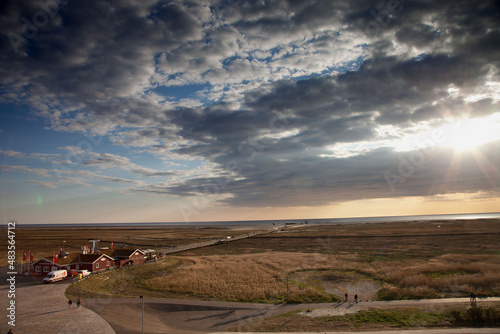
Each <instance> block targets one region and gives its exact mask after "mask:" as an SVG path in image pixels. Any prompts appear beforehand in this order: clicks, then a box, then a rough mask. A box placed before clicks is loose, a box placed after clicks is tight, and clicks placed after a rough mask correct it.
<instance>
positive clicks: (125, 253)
mask: <svg viewBox="0 0 500 334" xmlns="http://www.w3.org/2000/svg"><path fill="white" fill-rule="evenodd" d="M111 256H112V257H113V259H114V260H115V263H116V267H117V268H123V267H125V266H135V265H138V264H140V263H143V262H144V261H146V258H147V256H146V252H144V251H143V250H140V249H115V250H114V251H113V253H112V254H111Z"/></svg>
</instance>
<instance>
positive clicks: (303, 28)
mask: <svg viewBox="0 0 500 334" xmlns="http://www.w3.org/2000/svg"><path fill="white" fill-rule="evenodd" d="M43 4H45V5H43ZM499 14H500V6H499V5H498V3H497V2H495V1H480V2H472V1H439V2H436V1H430V0H429V1H423V0H413V1H365V0H357V1H347V0H346V1H335V2H333V1H328V0H325V1H319V0H318V1H307V2H300V1H291V0H290V1H267V0H266V1H238V0H221V1H201V0H193V1H153V0H149V1H141V2H137V1H125V0H123V1H110V2H89V3H87V2H85V3H80V2H77V1H70V2H61V1H57V0H47V1H46V2H38V1H22V2H19V1H7V2H4V3H3V4H2V6H1V8H0V33H1V38H0V49H1V50H2V52H1V53H0V94H1V95H0V102H3V103H5V104H8V103H17V104H28V105H30V106H31V108H32V110H33V112H32V115H31V117H32V116H34V117H36V118H37V119H40V120H43V121H44V122H46V124H47V127H48V128H49V129H51V130H52V131H64V132H82V133H92V134H98V135H101V136H104V137H105V138H106V140H109V141H110V142H111V143H112V144H114V145H115V146H120V147H124V148H126V149H128V150H130V152H132V151H133V150H135V151H133V152H134V154H136V153H137V152H140V153H141V154H148V155H150V156H152V157H155V158H156V159H160V160H161V161H162V163H163V164H164V166H165V168H152V167H145V166H144V165H142V164H141V163H140V162H139V161H138V160H134V158H133V157H132V156H126V155H125V154H118V153H116V152H113V153H111V152H101V153H94V152H91V154H90V153H89V154H88V155H87V156H86V159H85V160H83V161H79V162H78V163H76V165H77V166H75V165H74V164H75V163H74V162H72V163H73V165H72V172H71V173H69V172H68V175H64V176H65V177H68V176H71V177H87V178H94V180H95V179H100V180H107V181H110V182H119V183H128V184H130V185H131V186H133V187H134V188H133V190H135V193H153V194H160V195H175V196H182V197H192V196H207V195H217V196H220V197H219V198H218V199H217V200H218V201H220V202H221V203H224V204H227V205H231V206H249V207H255V206H261V207H273V206H276V207H284V206H315V205H325V204H329V203H334V202H344V201H350V200H357V199H365V198H380V197H399V196H429V195H438V194H451V193H464V192H465V193H466V192H478V191H485V192H490V193H493V194H496V195H495V196H498V191H499V182H500V176H499V169H498V166H500V161H499V160H500V158H499V155H498V152H499V151H500V150H499V148H500V142H499V141H494V140H492V141H491V142H489V143H487V144H485V145H483V146H482V147H480V148H479V149H478V151H477V152H476V153H475V154H473V153H470V152H469V153H463V154H461V155H460V156H457V153H456V152H455V151H454V150H453V149H451V148H434V149H428V150H420V151H415V152H410V151H408V152H400V151H398V150H396V149H395V146H396V145H397V142H398V140H402V139H403V138H404V137H405V136H406V135H411V134H415V133H418V132H419V131H421V130H422V129H425V130H432V129H439V128H440V127H442V126H443V125H445V124H447V123H449V122H451V121H456V120H459V119H462V118H479V117H483V118H484V117H490V116H492V115H495V114H496V113H498V112H499V102H498V101H499V96H500V94H499V93H500V84H499V82H500V80H499V73H500V72H499V69H500V68H499V66H500V62H499V59H500V43H499V42H500V25H499V23H498V22H499V21H498V15H499ZM464 135H467V134H464ZM469 135H472V134H469ZM68 145H71V144H68ZM3 149H4V150H3V151H0V153H1V154H3V155H6V156H9V157H12V158H23V156H24V157H25V158H27V156H26V155H25V154H24V153H21V152H16V151H14V150H8V149H7V148H6V147H3ZM346 152H348V154H347V153H346ZM39 153H40V154H44V152H39ZM131 155H132V154H131ZM41 157H42V156H41V155H40V156H38V158H39V159H41ZM419 157H420V158H419ZM31 158H33V157H31ZM419 159H420V160H419ZM194 162H197V163H198V165H197V166H196V167H194V166H193V165H192V164H193V163H194ZM173 166H177V167H176V168H173ZM179 166H181V167H179ZM200 166H202V167H200ZM401 166H403V167H401ZM167 167H168V168H167ZM1 168H2V169H3V170H5V171H13V170H14V169H16V170H17V171H20V172H25V173H32V174H35V175H37V176H40V177H49V176H51V175H52V174H51V172H50V171H49V170H44V169H40V168H38V169H37V168H31V167H26V166H23V165H17V166H1ZM92 169H95V170H96V171H98V173H96V172H95V171H92ZM113 169H119V170H121V171H125V172H126V173H129V176H130V178H126V177H121V176H120V177H118V176H115V175H112V173H111V170H113ZM79 173H80V175H78V174H79ZM60 177H61V176H60ZM135 177H141V178H143V179H141V180H136V179H134V178H135ZM158 178H161V179H158ZM63 181H64V180H63ZM29 182H31V183H33V184H38V185H40V186H42V187H46V188H55V187H56V185H54V184H53V183H51V182H52V181H50V180H31V181H29ZM64 182H66V183H68V184H73V185H74V186H88V184H89V179H87V180H86V181H85V182H84V181H82V180H80V179H72V180H69V179H66V181H64Z"/></svg>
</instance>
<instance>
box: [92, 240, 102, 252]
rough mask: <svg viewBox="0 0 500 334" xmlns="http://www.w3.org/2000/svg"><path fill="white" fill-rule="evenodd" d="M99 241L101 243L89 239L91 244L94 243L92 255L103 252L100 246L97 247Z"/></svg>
mask: <svg viewBox="0 0 500 334" xmlns="http://www.w3.org/2000/svg"><path fill="white" fill-rule="evenodd" d="M99 241H101V239H89V242H91V243H92V254H93V253H95V252H98V251H100V250H101V249H100V248H99V246H97V243H98V242H99Z"/></svg>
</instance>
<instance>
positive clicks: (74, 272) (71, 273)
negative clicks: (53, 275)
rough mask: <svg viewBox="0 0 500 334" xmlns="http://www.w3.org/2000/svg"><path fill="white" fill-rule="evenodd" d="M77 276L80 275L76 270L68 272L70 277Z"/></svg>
mask: <svg viewBox="0 0 500 334" xmlns="http://www.w3.org/2000/svg"><path fill="white" fill-rule="evenodd" d="M76 275H78V270H76V269H70V270H68V276H76Z"/></svg>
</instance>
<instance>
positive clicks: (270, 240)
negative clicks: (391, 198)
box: [89, 220, 500, 303]
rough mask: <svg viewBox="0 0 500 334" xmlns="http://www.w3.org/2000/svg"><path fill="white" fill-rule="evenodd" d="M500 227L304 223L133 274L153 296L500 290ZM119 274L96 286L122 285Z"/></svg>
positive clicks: (262, 298) (267, 298)
mask: <svg viewBox="0 0 500 334" xmlns="http://www.w3.org/2000/svg"><path fill="white" fill-rule="evenodd" d="M499 234H500V222H499V220H487V221H483V220H479V221H456V222H451V221H440V222H410V223H397V224H365V225H319V226H307V225H304V226H301V227H297V228H293V229H292V228H290V229H286V230H285V231H280V232H274V233H270V234H266V235H262V236H259V237H251V238H248V239H243V240H239V241H234V242H228V243H223V244H219V245H216V246H210V247H205V248H201V249H197V250H192V251H186V252H184V253H178V254H176V256H175V258H176V259H179V260H181V261H182V262H183V263H184V264H183V265H181V266H176V267H175V268H173V269H171V270H169V271H168V273H167V272H165V273H163V274H162V271H161V270H158V269H157V268H156V267H155V266H156V264H155V265H151V266H144V267H145V268H146V267H150V268H151V270H150V271H151V273H150V274H149V273H148V269H141V270H143V271H141V275H135V274H134V273H133V272H132V271H131V272H130V273H129V274H130V275H131V276H133V277H135V278H133V279H130V281H133V282H135V283H134V284H136V286H137V287H139V288H140V289H142V290H141V291H142V292H141V293H143V294H145V295H148V296H151V297H155V296H156V297H158V296H166V295H168V296H175V297H177V298H179V297H186V298H200V299H212V300H224V301H254V302H255V301H259V302H269V303H280V302H284V301H286V300H287V299H286V295H287V279H288V292H289V298H288V301H289V302H325V301H334V300H337V299H338V298H341V297H342V295H343V292H344V291H346V290H348V292H349V294H350V295H351V296H353V295H354V294H355V293H357V294H359V295H360V298H361V299H363V298H365V299H366V298H373V299H380V300H389V299H413V298H439V297H457V296H468V295H469V294H470V293H471V292H475V293H476V294H477V295H478V296H499V295H500V254H499V242H498V240H499V238H498V237H499ZM119 272H121V271H119ZM109 275H110V276H109V279H108V281H107V283H105V284H104V285H102V286H100V287H99V288H96V287H93V288H92V289H91V290H92V291H94V292H95V293H106V294H108V293H109V291H112V290H114V291H120V289H118V286H119V285H120V284H121V283H119V282H118V281H120V279H118V278H116V277H114V276H113V275H114V273H110V274H109ZM120 275H122V274H120ZM134 275H135V276H134ZM127 284H129V283H127ZM110 287H113V288H112V289H111V288H110ZM90 292H91V291H89V293H90Z"/></svg>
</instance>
